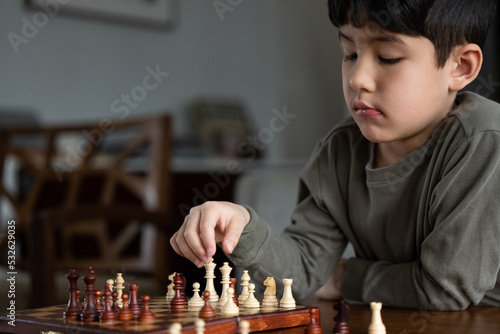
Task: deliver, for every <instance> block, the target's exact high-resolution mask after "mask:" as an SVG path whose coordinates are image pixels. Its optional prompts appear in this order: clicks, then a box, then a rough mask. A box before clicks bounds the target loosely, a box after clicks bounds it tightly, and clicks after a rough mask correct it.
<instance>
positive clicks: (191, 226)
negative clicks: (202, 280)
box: [184, 209, 207, 265]
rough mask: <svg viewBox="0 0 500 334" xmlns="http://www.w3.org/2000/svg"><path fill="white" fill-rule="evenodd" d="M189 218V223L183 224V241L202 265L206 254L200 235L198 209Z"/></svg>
mask: <svg viewBox="0 0 500 334" xmlns="http://www.w3.org/2000/svg"><path fill="white" fill-rule="evenodd" d="M190 216H191V217H190V219H189V221H188V222H186V223H185V224H184V226H185V230H184V239H185V240H186V243H187V244H188V246H189V248H190V249H191V251H192V252H193V253H194V255H195V256H196V257H197V258H198V259H200V262H202V263H201V264H203V263H205V257H206V253H207V252H206V249H205V246H204V244H203V241H202V239H201V235H200V224H201V212H200V210H199V209H196V210H193V211H192V214H190ZM197 265H199V263H198V264H197Z"/></svg>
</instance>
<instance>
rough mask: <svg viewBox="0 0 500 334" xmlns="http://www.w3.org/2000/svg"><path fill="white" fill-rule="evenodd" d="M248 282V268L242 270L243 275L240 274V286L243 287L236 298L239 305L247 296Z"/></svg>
mask: <svg viewBox="0 0 500 334" xmlns="http://www.w3.org/2000/svg"><path fill="white" fill-rule="evenodd" d="M249 282H250V275H248V270H243V275H242V276H241V286H242V287H243V289H242V290H241V294H240V296H239V298H238V301H239V303H240V304H241V305H243V303H244V302H245V300H246V299H247V298H248V284H249Z"/></svg>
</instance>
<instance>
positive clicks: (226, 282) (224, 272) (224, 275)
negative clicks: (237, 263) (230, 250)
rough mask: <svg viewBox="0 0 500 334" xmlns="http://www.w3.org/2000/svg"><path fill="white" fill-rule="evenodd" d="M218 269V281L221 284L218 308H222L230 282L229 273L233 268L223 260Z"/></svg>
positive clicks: (225, 301)
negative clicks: (220, 275)
mask: <svg viewBox="0 0 500 334" xmlns="http://www.w3.org/2000/svg"><path fill="white" fill-rule="evenodd" d="M219 270H220V272H221V273H222V280H221V282H220V283H221V284H222V293H221V294H220V299H219V308H223V307H224V305H226V303H227V298H228V295H227V289H228V288H229V284H230V283H231V280H230V277H229V275H230V274H231V270H233V268H231V267H230V266H229V263H228V262H224V265H223V266H222V267H220V268H219Z"/></svg>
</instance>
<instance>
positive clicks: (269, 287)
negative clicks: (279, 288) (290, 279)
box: [262, 277, 278, 308]
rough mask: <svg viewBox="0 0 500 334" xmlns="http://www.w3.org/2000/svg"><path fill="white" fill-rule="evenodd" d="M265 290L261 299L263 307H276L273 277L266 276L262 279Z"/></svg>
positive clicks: (276, 299)
mask: <svg viewBox="0 0 500 334" xmlns="http://www.w3.org/2000/svg"><path fill="white" fill-rule="evenodd" d="M264 286H265V287H266V290H265V291H264V299H263V300H262V307H263V308H273V307H278V298H276V281H275V280H274V278H273V277H268V278H266V280H265V281H264Z"/></svg>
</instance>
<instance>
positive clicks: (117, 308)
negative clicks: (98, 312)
mask: <svg viewBox="0 0 500 334" xmlns="http://www.w3.org/2000/svg"><path fill="white" fill-rule="evenodd" d="M111 296H113V305H112V309H113V311H115V313H116V314H118V312H120V310H121V307H120V306H118V292H116V291H114V292H113V293H112V294H111Z"/></svg>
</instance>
